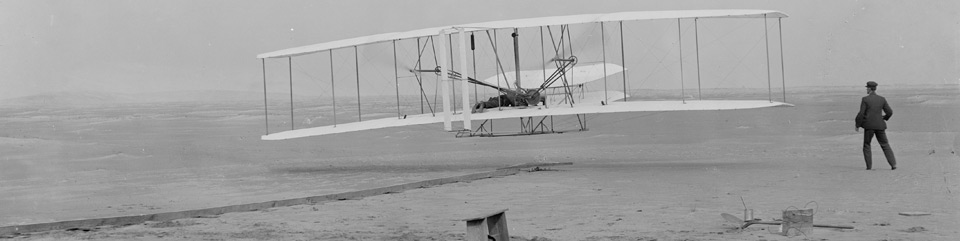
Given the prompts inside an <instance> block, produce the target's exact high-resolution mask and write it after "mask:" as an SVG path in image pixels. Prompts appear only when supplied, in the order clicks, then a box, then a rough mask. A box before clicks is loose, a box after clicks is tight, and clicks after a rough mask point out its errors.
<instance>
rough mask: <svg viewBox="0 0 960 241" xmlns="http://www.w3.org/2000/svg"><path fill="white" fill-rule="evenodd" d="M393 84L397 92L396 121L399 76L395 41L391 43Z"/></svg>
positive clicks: (398, 103) (398, 101)
mask: <svg viewBox="0 0 960 241" xmlns="http://www.w3.org/2000/svg"><path fill="white" fill-rule="evenodd" d="M393 84H394V87H395V88H396V90H397V119H399V118H400V74H398V73H397V41H396V40H394V41H393Z"/></svg>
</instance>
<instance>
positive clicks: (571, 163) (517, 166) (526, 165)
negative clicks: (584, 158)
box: [497, 162, 573, 170]
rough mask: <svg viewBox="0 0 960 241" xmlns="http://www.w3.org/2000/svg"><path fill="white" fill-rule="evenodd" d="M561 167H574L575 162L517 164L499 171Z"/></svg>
mask: <svg viewBox="0 0 960 241" xmlns="http://www.w3.org/2000/svg"><path fill="white" fill-rule="evenodd" d="M560 165H573V162H530V163H524V164H517V165H513V166H508V167H501V168H497V170H505V169H524V168H531V167H548V166H560Z"/></svg>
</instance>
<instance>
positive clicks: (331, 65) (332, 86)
mask: <svg viewBox="0 0 960 241" xmlns="http://www.w3.org/2000/svg"><path fill="white" fill-rule="evenodd" d="M333 82H334V81H333V50H332V49H331V50H330V92H332V95H331V97H330V98H331V99H333V127H337V88H336V86H335V85H334V83H333Z"/></svg>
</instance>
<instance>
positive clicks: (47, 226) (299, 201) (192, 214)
mask: <svg viewBox="0 0 960 241" xmlns="http://www.w3.org/2000/svg"><path fill="white" fill-rule="evenodd" d="M542 165H543V166H549V165H551V163H542ZM553 165H555V164H553ZM537 166H538V165H536V163H532V164H531V163H528V164H521V165H516V166H511V167H507V168H501V169H497V170H495V171H488V172H480V173H473V174H467V175H462V176H455V177H445V178H438V179H432V180H426V181H419V182H412V183H406V184H400V185H393V186H388V187H380V188H374V189H367V190H360V191H352V192H343V193H335V194H327V195H321V196H311V197H303V198H293V199H285V200H277V201H268V202H260V203H249V204H238V205H231V206H224V207H213V208H204V209H195V210H186V211H176V212H165V213H156V214H143V215H132V216H121V217H108V218H93V219H81V220H70V221H60V222H52V223H36V224H24V225H14V226H5V227H0V237H9V236H13V235H18V234H25V233H35V232H43V231H50V230H66V229H87V228H94V227H98V226H123V225H132V224H139V223H144V222H148V221H154V222H163V221H169V220H174V219H182V218H196V217H207V216H215V215H220V214H224V213H233V212H249V211H257V210H263V209H268V208H275V207H286V206H295V205H303V204H314V203H322V202H329V201H338V200H351V199H362V198H365V197H371V196H376V195H380V194H388V193H399V192H403V191H406V190H411V189H417V188H425V187H430V186H438V185H443V184H449V183H456V182H468V181H473V180H479V179H485V178H493V177H502V176H509V175H514V174H517V172H519V170H520V169H524V168H531V167H537Z"/></svg>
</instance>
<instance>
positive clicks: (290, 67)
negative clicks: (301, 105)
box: [287, 57, 293, 130]
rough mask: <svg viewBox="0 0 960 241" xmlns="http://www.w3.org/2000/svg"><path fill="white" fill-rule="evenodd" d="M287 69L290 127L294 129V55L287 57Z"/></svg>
mask: <svg viewBox="0 0 960 241" xmlns="http://www.w3.org/2000/svg"><path fill="white" fill-rule="evenodd" d="M287 70H288V71H289V74H290V129H291V130H293V57H287Z"/></svg>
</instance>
